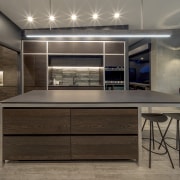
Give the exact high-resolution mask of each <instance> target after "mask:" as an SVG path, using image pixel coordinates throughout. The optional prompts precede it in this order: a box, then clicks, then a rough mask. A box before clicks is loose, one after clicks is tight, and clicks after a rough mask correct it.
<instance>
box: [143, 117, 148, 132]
mask: <svg viewBox="0 0 180 180" xmlns="http://www.w3.org/2000/svg"><path fill="white" fill-rule="evenodd" d="M146 122H147V119H145V121H144V124H143V126H142V131H143V130H144V126H145V125H146Z"/></svg>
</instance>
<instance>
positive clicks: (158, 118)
mask: <svg viewBox="0 0 180 180" xmlns="http://www.w3.org/2000/svg"><path fill="white" fill-rule="evenodd" d="M142 117H143V118H144V119H145V121H144V124H143V126H142V131H143V130H144V127H145V124H146V122H147V121H150V134H149V138H148V139H149V149H147V148H145V147H144V146H143V148H145V149H146V150H148V151H149V168H151V153H155V154H159V155H164V154H166V153H167V154H168V157H169V160H170V162H171V165H172V168H174V165H173V162H172V159H171V156H170V153H169V151H168V148H167V145H166V142H165V139H164V138H163V134H162V131H161V129H160V126H159V123H162V122H165V121H167V119H168V118H167V116H166V115H164V114H161V113H143V114H142ZM154 122H156V123H157V127H158V130H159V133H160V135H161V138H162V143H164V148H165V150H166V151H165V153H157V152H154V151H152V147H151V141H153V148H154V147H155V143H154V142H158V141H156V140H154V124H153V123H154ZM158 143H159V142H158Z"/></svg>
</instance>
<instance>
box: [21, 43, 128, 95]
mask: <svg viewBox="0 0 180 180" xmlns="http://www.w3.org/2000/svg"><path fill="white" fill-rule="evenodd" d="M23 43H24V44H23V47H24V48H23V57H24V65H23V67H24V91H25V92H26V91H29V90H32V89H53V88H56V89H58V88H59V89H61V88H64V89H65V88H67V89H68V88H71V89H72V88H73V89H80V88H82V87H85V88H86V89H93V88H94V89H111V90H113V89H124V83H125V80H124V79H125V78H124V77H125V73H124V70H125V65H124V64H125V63H124V62H125V41H35V40H34V41H23Z"/></svg>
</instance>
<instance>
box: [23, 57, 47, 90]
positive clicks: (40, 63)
mask: <svg viewBox="0 0 180 180" xmlns="http://www.w3.org/2000/svg"><path fill="white" fill-rule="evenodd" d="M46 79H47V65H46V55H24V90H25V92H27V91H28V89H32V90H33V89H36V88H38V89H41V90H45V89H46V84H47V82H46V81H47V80H46Z"/></svg>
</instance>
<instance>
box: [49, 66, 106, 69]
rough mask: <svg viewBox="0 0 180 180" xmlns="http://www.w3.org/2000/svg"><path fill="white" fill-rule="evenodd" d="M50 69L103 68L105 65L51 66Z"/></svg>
mask: <svg viewBox="0 0 180 180" xmlns="http://www.w3.org/2000/svg"><path fill="white" fill-rule="evenodd" d="M48 68H49V69H103V67H90V66H49V67H48Z"/></svg>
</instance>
